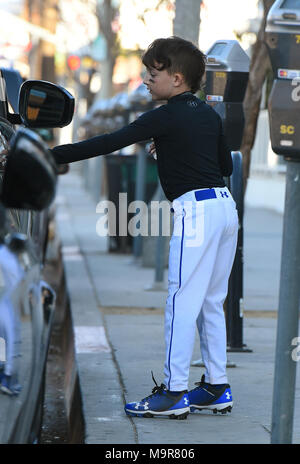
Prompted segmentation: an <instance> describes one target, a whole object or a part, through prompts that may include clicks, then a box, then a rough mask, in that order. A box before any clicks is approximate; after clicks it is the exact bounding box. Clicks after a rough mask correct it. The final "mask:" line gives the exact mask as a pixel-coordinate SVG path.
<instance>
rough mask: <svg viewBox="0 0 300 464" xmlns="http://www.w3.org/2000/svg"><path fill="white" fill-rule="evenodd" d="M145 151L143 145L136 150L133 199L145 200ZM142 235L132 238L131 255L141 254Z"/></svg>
mask: <svg viewBox="0 0 300 464" xmlns="http://www.w3.org/2000/svg"><path fill="white" fill-rule="evenodd" d="M147 156H148V155H147V152H146V150H145V148H144V147H141V149H140V150H139V152H138V156H137V166H136V186H135V200H136V201H145V188H146V167H147ZM142 244H143V237H142V236H141V235H137V236H136V237H134V238H133V256H134V258H139V257H140V256H141V255H142Z"/></svg>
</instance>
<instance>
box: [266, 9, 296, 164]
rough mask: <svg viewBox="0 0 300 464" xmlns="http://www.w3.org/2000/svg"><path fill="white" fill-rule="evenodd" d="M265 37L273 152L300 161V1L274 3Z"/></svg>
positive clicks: (268, 18)
mask: <svg viewBox="0 0 300 464" xmlns="http://www.w3.org/2000/svg"><path fill="white" fill-rule="evenodd" d="M265 35H266V45H267V48H268V52H269V55H270V60H271V64H272V69H273V73H274V82H273V86H272V90H271V93H270V97H269V120H270V138H271V144H272V149H273V151H274V152H275V153H276V154H278V155H283V156H284V157H285V158H290V159H296V160H297V159H299V161H300V118H299V111H300V1H299V0H278V1H275V3H274V4H273V6H272V7H271V9H270V11H269V14H268V17H267V24H266V31H265Z"/></svg>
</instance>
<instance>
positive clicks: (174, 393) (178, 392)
mask: <svg viewBox="0 0 300 464" xmlns="http://www.w3.org/2000/svg"><path fill="white" fill-rule="evenodd" d="M183 391H184V390H180V391H170V390H169V392H168V393H170V395H173V396H178V395H180V393H182V392H183Z"/></svg>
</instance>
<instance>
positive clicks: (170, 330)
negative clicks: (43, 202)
mask: <svg viewBox="0 0 300 464" xmlns="http://www.w3.org/2000/svg"><path fill="white" fill-rule="evenodd" d="M172 207H173V210H174V228H173V234H172V238H171V241H170V254H169V274H168V279H169V284H168V298H167V302H166V309H165V344H166V358H165V366H164V374H165V385H166V386H167V389H168V390H171V391H181V390H187V389H188V377H189V368H190V363H191V359H192V354H193V349H194V342H195V330H196V328H197V329H198V332H199V336H200V349H201V354H202V360H203V363H204V365H205V381H206V382H209V383H211V384H220V383H227V375H226V360H227V355H226V345H227V343H226V324H225V317H224V311H223V303H224V300H225V298H226V295H227V290H228V280H229V277H230V273H231V268H232V264H233V261H234V257H235V252H236V245H237V233H238V215H237V210H236V204H235V202H234V200H233V198H232V196H231V194H230V192H229V190H228V189H227V187H224V188H214V189H200V190H195V191H191V192H187V193H185V194H184V195H182V196H180V197H179V198H177V199H176V200H174V202H173V204H172Z"/></svg>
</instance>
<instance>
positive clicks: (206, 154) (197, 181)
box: [51, 92, 232, 201]
mask: <svg viewBox="0 0 300 464" xmlns="http://www.w3.org/2000/svg"><path fill="white" fill-rule="evenodd" d="M152 138H153V140H154V143H155V148H156V153H157V165H158V174H159V178H160V182H161V186H162V188H163V190H164V193H165V195H166V197H167V198H168V200H170V201H173V200H174V199H175V198H178V197H179V196H180V195H183V194H184V193H185V192H188V191H190V190H196V189H201V188H212V187H224V186H225V182H224V179H223V176H230V175H231V173H232V159H231V152H230V150H229V148H228V146H227V144H226V138H225V136H224V134H223V129H222V121H221V118H220V116H219V115H218V114H217V113H216V112H215V111H214V110H213V109H212V108H211V107H210V106H209V105H207V104H206V103H205V102H203V101H201V100H199V99H198V98H197V97H195V96H194V95H193V94H192V93H190V92H185V93H183V94H180V95H176V96H174V97H172V98H170V99H169V100H168V103H167V104H165V105H162V106H160V107H158V108H156V109H154V110H151V111H148V112H146V113H144V114H142V115H141V116H140V117H139V118H138V119H136V120H135V121H134V122H132V123H131V124H129V125H128V126H125V127H123V128H122V129H120V130H118V131H116V132H112V133H111V134H105V135H99V136H96V137H92V138H90V139H88V140H84V141H82V142H77V143H73V144H67V145H59V146H57V147H55V148H53V149H52V150H51V151H52V153H53V155H54V158H55V160H56V162H57V163H58V164H63V163H71V162H74V161H80V160H83V159H87V158H92V157H94V156H97V155H106V154H109V153H112V152H114V151H116V150H119V149H121V148H123V147H126V146H128V145H131V144H133V143H137V142H142V141H147V140H149V139H152Z"/></svg>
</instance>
